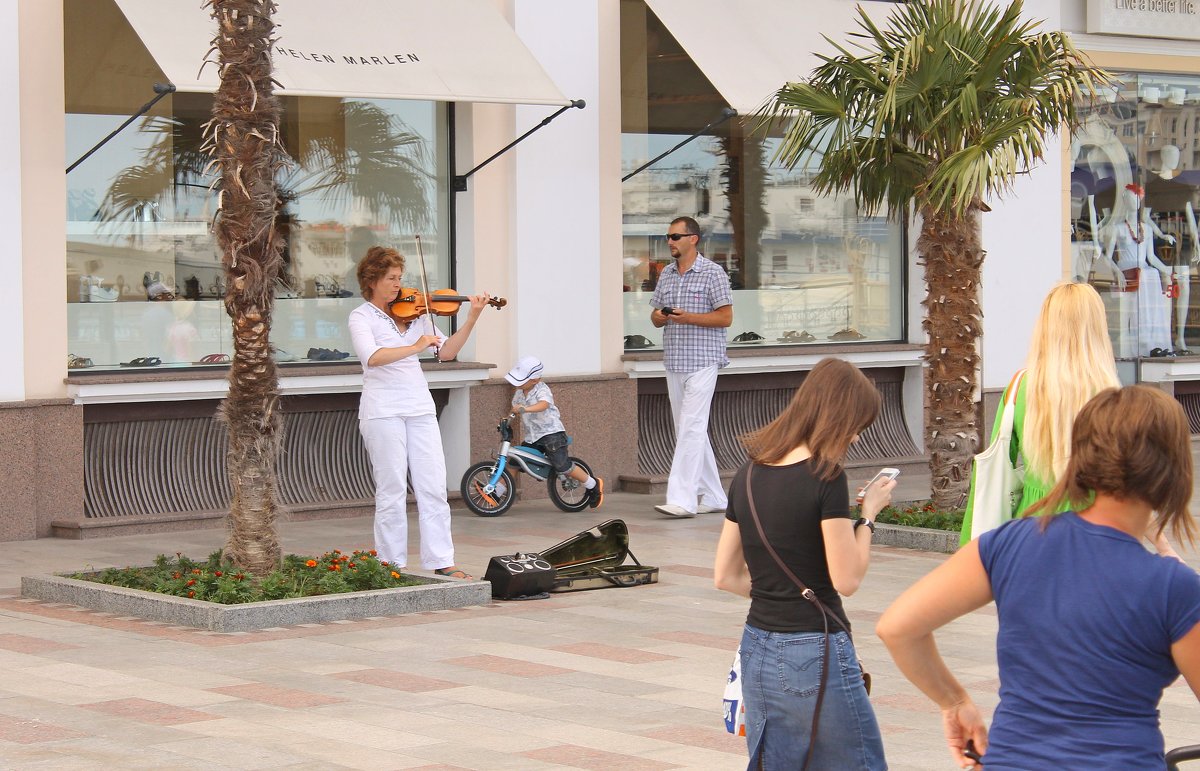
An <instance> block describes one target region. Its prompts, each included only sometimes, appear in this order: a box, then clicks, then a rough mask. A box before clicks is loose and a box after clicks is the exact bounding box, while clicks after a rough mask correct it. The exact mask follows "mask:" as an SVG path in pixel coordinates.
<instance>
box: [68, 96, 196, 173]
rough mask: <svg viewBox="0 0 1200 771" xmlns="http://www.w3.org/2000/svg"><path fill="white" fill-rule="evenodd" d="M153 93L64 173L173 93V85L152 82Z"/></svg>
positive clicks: (69, 171)
mask: <svg viewBox="0 0 1200 771" xmlns="http://www.w3.org/2000/svg"><path fill="white" fill-rule="evenodd" d="M154 93H155V94H157V96H155V97H154V98H153V99H151V100H150V101H149V102H146V103H145V104H143V105H142V108H141V109H140V110H138V111H137V112H135V113H134V114H133V115H130V116H129V119H128V120H126V121H125V122H124V123H122V124H121V125H120V126H117V127H116V129H114V130H113V132H112V133H111V134H109V135H108V136H106V137H105V138H104V139H101V140H100V141H99V142H98V143H97V144H96V146H95V147H93V148H92V149H91V150H88V151H87V152H86V153H84V154H83V155H81V156H79V160H77V161H75V162H74V163H72V164H71V165H70V166H68V167H67V171H66V173H67V174H70V173H71V171H72V170H73V169H74V168H75V167H76V166H78V165H79V164H81V163H83V162H84V161H86V160H87V159H88V158H90V157H91V155H92V153H94V152H96V151H97V150H99V149H100V148H101V147H104V146H105V145H106V144H108V140H110V139H112V138H113V137H115V136H116V135H117V134H120V133H121V132H122V131H124V129H125V127H126V126H128V125H129V124H130V123H133V122H134V121H135V120H137V119H138V118H140V117H142V116H143V115H145V114H146V113H148V112H150V108H151V107H153V106H154V105H156V104H158V100H159V99H162V98H163V97H164V96H166V95H167V94H173V93H175V86H174V85H173V84H171V83H167V84H166V85H163V84H162V83H155V84H154Z"/></svg>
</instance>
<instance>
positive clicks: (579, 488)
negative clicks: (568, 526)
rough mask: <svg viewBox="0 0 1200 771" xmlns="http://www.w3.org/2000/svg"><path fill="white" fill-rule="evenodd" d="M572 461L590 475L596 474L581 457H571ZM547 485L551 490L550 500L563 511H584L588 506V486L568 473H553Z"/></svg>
mask: <svg viewBox="0 0 1200 771" xmlns="http://www.w3.org/2000/svg"><path fill="white" fill-rule="evenodd" d="M571 462H573V463H574V464H575V465H576V466H579V468H581V469H583V470H584V472H585V473H586V474H587V475H588V476H594V475H593V474H592V469H591V467H590V466H588V464H586V463H584V462H583V461H581V460H580V459H579V458H571ZM546 487H547V488H548V489H549V490H550V500H552V501H554V505H555V506H557V507H558V508H560V509H562V510H563V511H583V510H584V509H586V508H587V507H588V494H587V488H585V487H584V486H583V482H579V481H576V480H574V479H571V477H569V476H567V475H566V474H554V473H552V474H551V475H550V477H549V478H548V479H547V480H546Z"/></svg>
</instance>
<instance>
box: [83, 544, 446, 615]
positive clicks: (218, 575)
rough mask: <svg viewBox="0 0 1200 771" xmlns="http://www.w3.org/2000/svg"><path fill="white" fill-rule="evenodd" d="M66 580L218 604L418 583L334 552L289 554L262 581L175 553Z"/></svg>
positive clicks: (218, 561) (367, 557)
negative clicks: (150, 562)
mask: <svg viewBox="0 0 1200 771" xmlns="http://www.w3.org/2000/svg"><path fill="white" fill-rule="evenodd" d="M71 578H75V579H78V580H81V581H94V582H96V583H101V584H108V585H109V586H122V587H125V588H127V589H140V590H142V591H148V592H157V593H159V594H167V595H171V596H174V597H187V598H188V599H194V600H203V601H207V602H215V603H220V604H222V605H237V604H241V603H246V602H261V601H264V600H284V599H289V598H293V597H316V596H320V595H328V594H344V593H346V592H361V591H367V590H371V589H395V588H398V587H402V586H414V585H416V584H419V583H422V582H421V581H419V580H417V579H415V578H413V577H411V576H406V575H404V574H402V573H400V572H399V571H397V570H394V569H393V568H392V566H390V565H388V563H387V562H383V561H381V560H380V559H379V558H378V556H377V555H376V552H375V551H374V550H371V551H353V552H351V553H350V554H343V553H342V552H341V550H339V549H334V550H333V551H328V552H325V553H324V554H322V555H321V556H320V557H316V558H314V557H307V556H298V555H295V554H289V555H288V556H286V557H284V559H283V564H282V565H281V566H280V567H279V568H278V569H277V570H274V571H272V572H270V573H268V574H267V575H265V576H261V577H260V576H253V575H247V574H246V573H243V572H242V571H240V570H238V569H237V567H236V566H235V565H234V564H233V563H232V562H230V561H229V560H228V559H227V558H225V556H224V555H223V553H222V552H221V551H219V550H218V551H215V552H213V553H212V554H210V555H209V556H208V560H206V561H205V562H197V561H194V560H191V559H189V558H187V557H185V556H183V555H182V554H180V553H178V552H176V554H175V556H174V557H168V556H167V555H165V554H160V555H158V557H157V558H156V559H155V560H154V564H153V565H151V566H150V567H125V568H108V569H105V570H101V571H99V572H95V573H82V572H80V573H75V574H73V575H72V576H71Z"/></svg>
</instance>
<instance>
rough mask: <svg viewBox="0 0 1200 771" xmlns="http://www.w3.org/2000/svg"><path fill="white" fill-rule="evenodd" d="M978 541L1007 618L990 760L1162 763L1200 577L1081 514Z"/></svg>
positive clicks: (1029, 521) (1023, 765)
mask: <svg viewBox="0 0 1200 771" xmlns="http://www.w3.org/2000/svg"><path fill="white" fill-rule="evenodd" d="M1039 520H1040V518H1036V517H1035V518H1023V519H1016V520H1013V521H1012V522H1008V523H1006V524H1005V525H1004V526H1002V527H1000V528H997V529H996V530H992V531H991V532H988V533H985V534H984V535H982V536H980V538H979V556H980V558H981V559H982V560H983V567H984V570H986V571H987V574H988V578H989V580H990V582H991V585H992V595H993V596H994V597H995V598H996V609H997V612H998V615H999V619H1000V633H999V635H998V636H997V637H996V653H997V660H998V662H999V665H1000V704H999V706H998V707H997V708H996V713H995V716H994V717H993V720H992V726H991V729H990V730H989V732H988V751H987V754H986V755H985V756H984V758H983V765H984V768H986V769H987V770H988V771H999V770H1000V769H1030V768H1071V767H1084V768H1096V769H1122V770H1126V769H1128V770H1133V769H1151V768H1153V769H1162V768H1163V766H1164V763H1165V761H1164V759H1163V737H1162V732H1161V731H1160V730H1159V725H1158V702H1159V699H1160V698H1161V697H1162V691H1163V689H1164V688H1166V687H1167V686H1168V685H1170V684H1171V683H1172V682H1174V681H1175V679H1176V678H1177V677H1179V670H1178V669H1177V668H1176V666H1175V662H1174V661H1173V660H1172V658H1171V645H1172V644H1173V643H1175V642H1177V641H1179V639H1180V638H1182V637H1183V636H1184V635H1186V634H1187V633H1188V632H1190V631H1191V630H1192V627H1194V626H1195V625H1196V624H1197V623H1200V576H1198V575H1197V574H1196V572H1195V571H1193V570H1192V569H1191V568H1189V567H1188V566H1186V565H1184V564H1182V563H1180V562H1179V561H1177V560H1174V559H1168V558H1165V557H1160V556H1158V555H1156V554H1151V553H1150V552H1148V551H1146V549H1145V548H1143V546H1142V544H1141V542H1140V541H1138V539H1136V538H1133V537H1131V536H1129V535H1128V534H1126V533H1122V532H1120V531H1118V530H1114V529H1113V528H1110V527H1103V526H1101V525H1093V524H1091V523H1090V522H1086V521H1084V520H1083V519H1080V517H1079V516H1078V515H1076V514H1074V513H1067V514H1062V515H1060V516H1058V517H1056V518H1055V519H1054V520H1053V521H1052V522H1050V523H1049V525H1048V526H1047V527H1046V529H1045V530H1044V531H1043V530H1042V529H1041V527H1040V522H1039Z"/></svg>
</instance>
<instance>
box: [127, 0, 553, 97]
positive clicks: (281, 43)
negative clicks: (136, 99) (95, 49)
mask: <svg viewBox="0 0 1200 771" xmlns="http://www.w3.org/2000/svg"><path fill="white" fill-rule="evenodd" d="M116 2H117V5H119V6H120V8H121V11H122V12H123V13H124V14H125V17H126V18H127V19H129V23H130V24H131V25H132V26H133V28H134V29H135V30H136V31H137V33H138V35H139V36H140V37H141V39H142V42H143V43H145V45H146V48H147V49H148V50H149V51H150V54H151V55H152V56H153V57H154V60H155V61H157V62H158V65H159V66H160V67H162V70H163V72H164V73H165V74H166V76H167V77H168V78H169V79H170V80H171V82H172V83H174V84H175V87H176V88H178V89H179V90H180V91H202V92H212V91H216V90H217V85H218V81H219V78H218V75H217V66H216V64H215V62H213V63H209V64H204V58H205V54H206V52H207V51H208V50H209V47H210V46H211V44H212V39H213V37H214V33H215V32H216V22H215V21H214V20H213V19H212V17H211V16H210V15H209V12H208V9H207V8H203V7H201V2H200V0H116ZM275 24H276V35H277V37H278V38H279V39H278V42H277V43H276V44H275V47H274V51H273V58H274V64H275V76H274V77H275V79H276V80H277V81H278V82H279V83H280V84H282V88H281V89H278V90H277V92H276V93H279V94H281V95H291V96H338V97H361V98H369V99H429V100H435V101H440V102H505V103H512V104H550V105H566V104H570V102H569V100H567V99H566V98H565V97H564V96H563V94H562V92H561V91H559V90H558V88H557V87H556V86H555V85H554V82H553V81H551V80H550V77H549V76H548V75H547V74H546V73H545V71H544V70H543V69H542V67H541V65H540V64H538V62H537V60H536V59H534V58H533V54H531V53H530V52H529V49H528V48H526V47H525V44H524V43H522V42H521V40H520V38H518V37H517V33H516V32H515V31H514V30H513V28H512V27H511V26H510V25H509V23H508V22H507V21H506V20H505V19H504V17H503V16H501V15H500V12H499V11H498V10H497V9H496V7H495V5H494V4H493V3H492V2H491V1H490V0H342V2H333V3H331V2H329V0H283V1H282V2H280V3H279V10H278V11H277V12H276V15H275ZM213 57H214V58H215V57H216V54H215V53H214V54H213ZM201 65H203V68H202V67H201Z"/></svg>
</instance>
